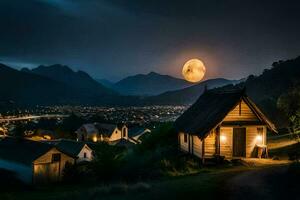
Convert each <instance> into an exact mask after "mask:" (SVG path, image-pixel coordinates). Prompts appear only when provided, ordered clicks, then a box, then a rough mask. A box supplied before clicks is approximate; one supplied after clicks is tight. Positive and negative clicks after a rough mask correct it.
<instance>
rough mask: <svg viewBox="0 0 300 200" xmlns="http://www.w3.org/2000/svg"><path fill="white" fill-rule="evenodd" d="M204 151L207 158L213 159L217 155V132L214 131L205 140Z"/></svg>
mask: <svg viewBox="0 0 300 200" xmlns="http://www.w3.org/2000/svg"><path fill="white" fill-rule="evenodd" d="M204 150H205V154H204V156H205V157H211V156H213V155H214V154H215V153H216V134H215V131H212V132H211V133H210V134H209V135H208V136H207V137H206V138H205V139H204Z"/></svg>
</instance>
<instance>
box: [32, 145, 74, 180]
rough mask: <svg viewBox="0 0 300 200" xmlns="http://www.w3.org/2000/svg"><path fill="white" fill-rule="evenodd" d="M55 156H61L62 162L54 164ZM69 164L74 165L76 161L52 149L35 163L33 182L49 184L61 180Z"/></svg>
mask: <svg viewBox="0 0 300 200" xmlns="http://www.w3.org/2000/svg"><path fill="white" fill-rule="evenodd" d="M53 154H60V155H61V161H60V162H52V155H53ZM67 162H69V163H71V164H73V163H74V162H75V160H74V158H72V157H70V156H68V155H66V154H64V153H62V152H60V151H58V150H57V149H56V148H52V149H51V150H49V151H48V152H47V153H45V154H44V155H42V156H40V157H39V158H38V159H36V160H35V161H34V162H33V182H34V183H47V182H51V181H58V180H60V179H61V178H62V175H63V170H64V168H65V165H66V163H67Z"/></svg>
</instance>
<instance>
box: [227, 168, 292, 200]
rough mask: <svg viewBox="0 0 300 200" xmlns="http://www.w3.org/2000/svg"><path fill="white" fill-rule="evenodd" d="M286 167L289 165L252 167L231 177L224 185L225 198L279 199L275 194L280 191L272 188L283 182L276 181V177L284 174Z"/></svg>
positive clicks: (246, 199)
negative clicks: (252, 168)
mask: <svg viewBox="0 0 300 200" xmlns="http://www.w3.org/2000/svg"><path fill="white" fill-rule="evenodd" d="M288 167H289V165H283V166H273V167H267V168H262V169H254V170H251V171H247V172H244V173H241V174H239V175H237V176H235V177H233V178H232V179H230V180H229V181H228V182H227V183H226V185H225V188H226V191H227V192H226V193H227V198H226V199H230V200H235V199H239V200H240V199H243V200H248V199H249V200H250V199H251V200H252V199H255V200H260V199H264V200H268V199H272V200H274V199H280V197H279V196H278V195H277V194H278V193H280V191H274V188H278V187H280V184H284V183H280V182H278V181H277V182H276V177H282V176H284V175H285V173H287V170H288ZM283 187H284V186H283Z"/></svg>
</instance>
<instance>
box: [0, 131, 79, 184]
mask: <svg viewBox="0 0 300 200" xmlns="http://www.w3.org/2000/svg"><path fill="white" fill-rule="evenodd" d="M75 159H76V158H75V157H74V156H72V155H70V154H68V153H67V152H63V151H62V150H59V149H58V148H57V147H55V146H53V145H50V144H46V143H42V142H36V141H32V140H27V139H19V138H12V137H5V138H3V139H1V140H0V168H2V169H6V170H9V171H12V172H14V173H15V174H16V175H17V178H19V179H20V180H22V181H23V182H25V183H34V184H36V183H48V182H57V181H60V180H61V179H62V177H63V170H64V168H65V165H66V163H70V164H73V163H74V162H75Z"/></svg>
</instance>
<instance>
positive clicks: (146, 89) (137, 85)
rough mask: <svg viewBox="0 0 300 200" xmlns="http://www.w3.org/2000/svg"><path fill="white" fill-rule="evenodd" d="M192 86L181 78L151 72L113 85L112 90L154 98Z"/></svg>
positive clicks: (127, 78) (130, 77)
mask: <svg viewBox="0 0 300 200" xmlns="http://www.w3.org/2000/svg"><path fill="white" fill-rule="evenodd" d="M192 85H194V84H192V83H190V82H187V81H185V80H183V79H180V78H175V77H172V76H169V75H161V74H158V73H156V72H150V73H148V74H137V75H134V76H129V77H126V78H124V79H122V80H120V81H118V82H117V83H115V84H113V85H111V88H112V89H114V90H115V91H117V92H118V93H120V94H123V95H134V96H152V95H158V94H161V93H163V92H166V91H171V90H178V89H183V88H187V87H190V86H192Z"/></svg>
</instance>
